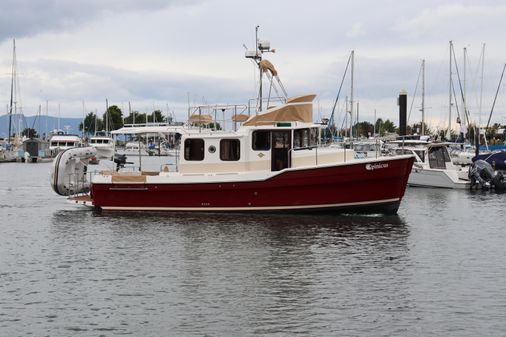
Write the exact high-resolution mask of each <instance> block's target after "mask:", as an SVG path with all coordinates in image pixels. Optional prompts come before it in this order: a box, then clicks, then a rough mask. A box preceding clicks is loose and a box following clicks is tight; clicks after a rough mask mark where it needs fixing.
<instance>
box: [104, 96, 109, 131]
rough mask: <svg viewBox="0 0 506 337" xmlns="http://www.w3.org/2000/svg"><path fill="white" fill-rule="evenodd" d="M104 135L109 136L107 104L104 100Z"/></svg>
mask: <svg viewBox="0 0 506 337" xmlns="http://www.w3.org/2000/svg"><path fill="white" fill-rule="evenodd" d="M105 134H106V135H109V102H108V101H107V98H106V99H105Z"/></svg>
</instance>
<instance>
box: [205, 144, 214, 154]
mask: <svg viewBox="0 0 506 337" xmlns="http://www.w3.org/2000/svg"><path fill="white" fill-rule="evenodd" d="M207 151H209V153H215V152H216V146H214V145H211V146H209V148H208V149H207Z"/></svg>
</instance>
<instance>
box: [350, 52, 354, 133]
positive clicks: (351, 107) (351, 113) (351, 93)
mask: <svg viewBox="0 0 506 337" xmlns="http://www.w3.org/2000/svg"><path fill="white" fill-rule="evenodd" d="M354 73H355V51H354V50H352V51H351V92H350V138H353V76H354Z"/></svg>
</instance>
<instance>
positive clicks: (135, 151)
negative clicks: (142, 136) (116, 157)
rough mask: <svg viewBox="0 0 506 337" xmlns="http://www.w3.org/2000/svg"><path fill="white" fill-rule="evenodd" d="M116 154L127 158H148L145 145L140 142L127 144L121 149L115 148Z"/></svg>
mask: <svg viewBox="0 0 506 337" xmlns="http://www.w3.org/2000/svg"><path fill="white" fill-rule="evenodd" d="M116 153H117V154H120V155H127V156H139V155H140V156H149V151H148V148H147V147H146V145H145V144H144V143H142V142H138V141H135V142H128V143H126V144H125V147H123V148H119V147H118V148H116Z"/></svg>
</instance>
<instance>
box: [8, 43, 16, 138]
mask: <svg viewBox="0 0 506 337" xmlns="http://www.w3.org/2000/svg"><path fill="white" fill-rule="evenodd" d="M15 69H16V40H15V39H13V40H12V70H11V101H10V104H9V133H8V134H7V139H8V143H9V144H10V143H11V130H12V105H13V101H14V77H15V76H16V70H15Z"/></svg>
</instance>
